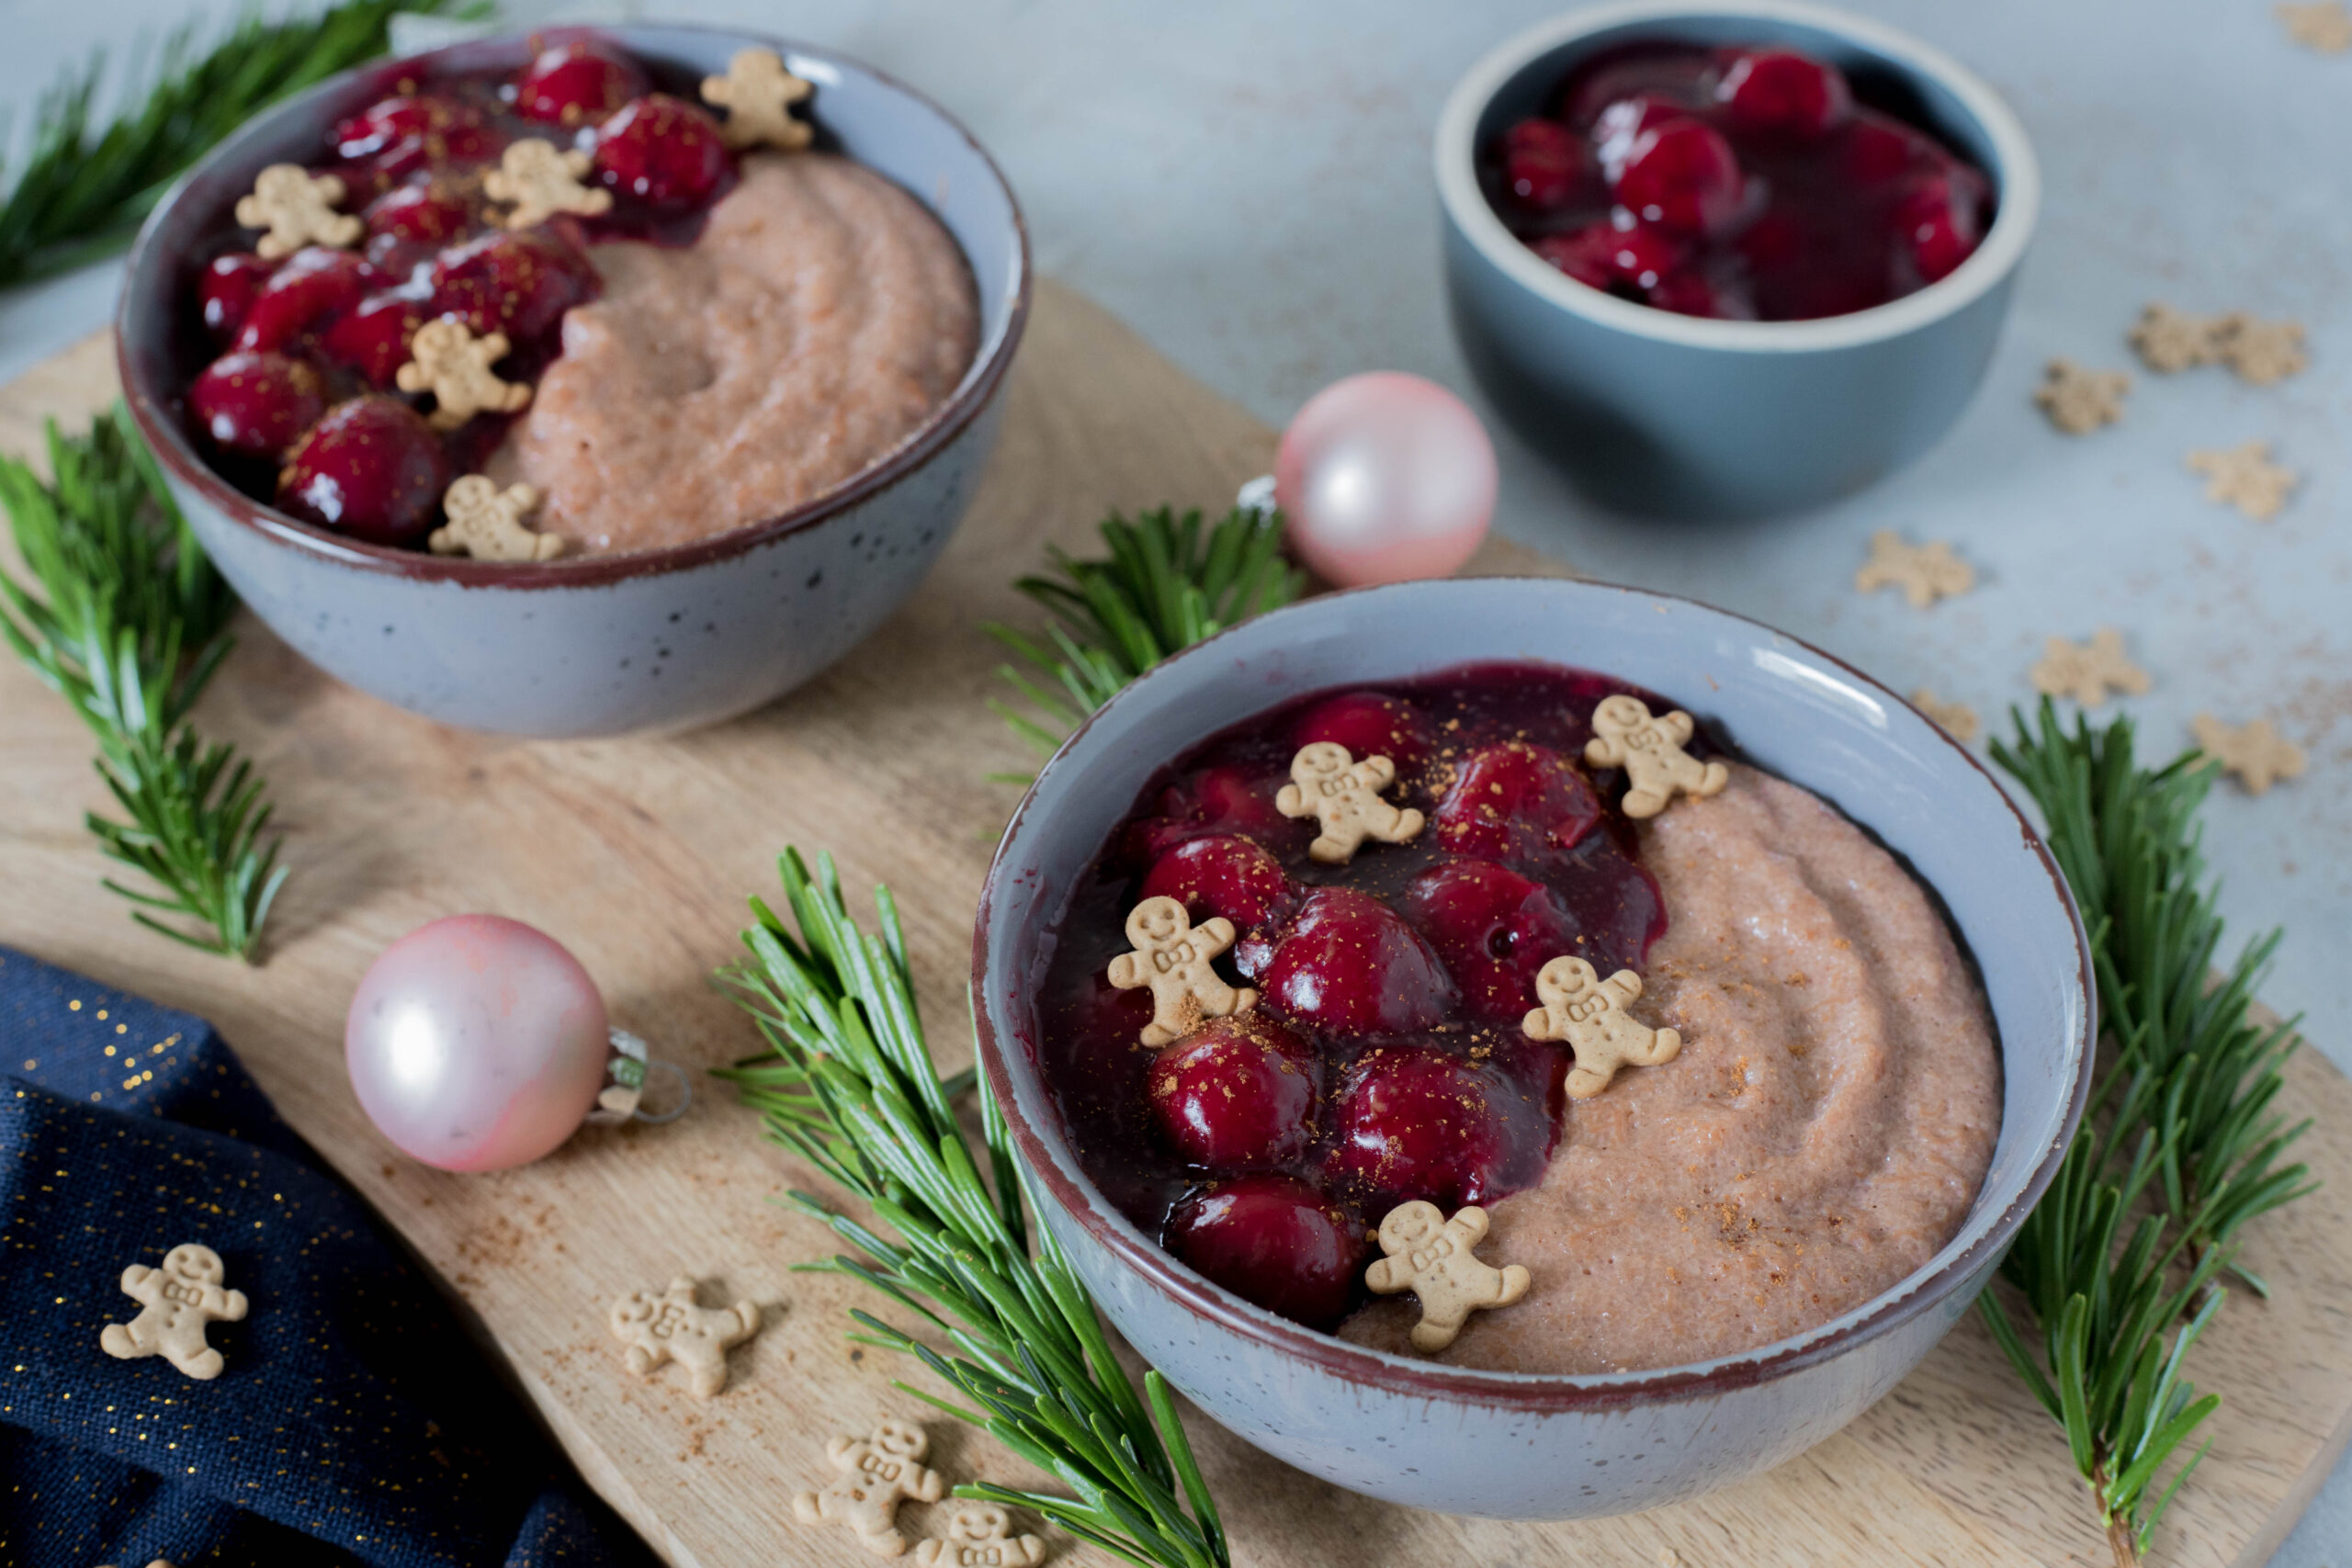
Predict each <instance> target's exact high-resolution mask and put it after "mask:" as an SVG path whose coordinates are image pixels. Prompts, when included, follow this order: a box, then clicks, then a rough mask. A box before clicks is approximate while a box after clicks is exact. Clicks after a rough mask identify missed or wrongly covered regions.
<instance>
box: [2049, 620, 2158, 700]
mask: <svg viewBox="0 0 2352 1568" xmlns="http://www.w3.org/2000/svg"><path fill="white" fill-rule="evenodd" d="M2027 674H2028V675H2029V677H2030V679H2031V680H2032V682H2033V689H2034V690H2035V691H2037V692H2040V693H2041V694H2043V695H2044V696H2050V697H2066V696H2071V697H2073V698H2074V699H2075V701H2076V702H2078V703H2080V704H2082V705H2083V706H2085V707H2086V708H2095V707H2097V706H2098V705H2099V704H2101V703H2103V702H2105V701H2107V694H2108V688H2109V687H2110V686H2111V687H2113V688H2114V689H2115V690H2117V691H2119V692H2129V693H2131V694H2132V695H2133V696H2135V697H2136V696H2141V695H2143V694H2145V693H2146V692H2147V690H2148V672H2147V671H2145V670H2143V669H2141V668H2140V667H2139V666H2138V665H2136V664H2134V663H2132V662H2131V657H2130V656H2129V655H2128V654H2126V653H2125V652H2124V651H2123V634H2122V633H2121V632H2120V631H2117V630H2116V629H2115V628H2114V627H2113V626H2101V627H2099V628H2098V631H2097V632H2095V633H2093V634H2092V636H2091V640H2090V641H2088V642H2086V643H2073V642H2068V641H2067V640H2066V639H2065V638H2064V637H2051V638H2049V639H2048V640H2047V641H2045V642H2044V643H2043V644H2042V649H2041V660H2040V662H2038V663H2036V664H2035V665H2034V667H2033V668H2032V669H2031V670H2030V671H2027Z"/></svg>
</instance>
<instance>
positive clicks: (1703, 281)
mask: <svg viewBox="0 0 2352 1568" xmlns="http://www.w3.org/2000/svg"><path fill="white" fill-rule="evenodd" d="M1650 303H1651V304H1653V305H1655V306H1657V308H1658V309H1659V310H1672V311H1673V312H1674V313H1675V314H1677V315H1679V316H1712V317H1713V318H1715V319H1716V320H1718V321H1754V320H1755V319H1756V308H1755V307H1754V306H1753V305H1751V304H1749V303H1748V302H1747V297H1746V295H1745V294H1742V293H1738V292H1736V291H1734V290H1732V289H1729V288H1720V287H1718V286H1717V285H1716V284H1715V283H1714V282H1713V280H1711V279H1710V278H1708V277H1707V276H1705V275H1704V274H1702V273H1698V272H1675V273H1668V275H1667V276H1664V277H1661V278H1659V279H1658V280H1657V285H1656V287H1654V288H1651V290H1650ZM1849 308H1850V309H1860V307H1859V306H1854V307H1849ZM1826 313H1827V314H1832V315H1839V314H1843V313H1844V312H1843V311H1842V310H1837V311H1829V312H1826Z"/></svg>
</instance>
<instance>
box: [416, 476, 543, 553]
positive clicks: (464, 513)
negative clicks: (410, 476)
mask: <svg viewBox="0 0 2352 1568" xmlns="http://www.w3.org/2000/svg"><path fill="white" fill-rule="evenodd" d="M538 504H539V492H538V491H537V490H535V489H533V488H532V487H531V486H529V485H522V484H518V485H508V486H507V487H506V488H505V489H504V490H503V491H502V490H500V489H499V488H498V483H497V481H496V480H494V479H491V478H489V477H488V476H487V475H484V474H468V475H466V476H465V477H464V478H463V479H458V480H456V481H454V482H453V483H452V484H451V485H450V486H449V489H448V492H447V494H445V495H443V496H442V498H441V510H442V512H443V513H444V514H445V515H447V518H448V519H449V521H448V522H447V523H446V524H444V525H442V526H440V527H438V528H435V529H434V530H433V533H432V536H430V537H429V538H427V539H426V540H425V541H424V543H425V547H427V548H429V549H430V550H432V552H433V553H434V554H435V555H436V556H471V557H473V558H474V559H476V560H512V561H526V560H553V559H555V558H556V557H558V556H560V555H561V554H563V536H562V535H560V534H536V533H533V532H532V531H531V530H530V529H528V528H526V527H524V526H523V519H524V518H525V517H526V516H528V515H529V514H530V513H531V510H532V509H533V508H534V507H536V506H537V505H538Z"/></svg>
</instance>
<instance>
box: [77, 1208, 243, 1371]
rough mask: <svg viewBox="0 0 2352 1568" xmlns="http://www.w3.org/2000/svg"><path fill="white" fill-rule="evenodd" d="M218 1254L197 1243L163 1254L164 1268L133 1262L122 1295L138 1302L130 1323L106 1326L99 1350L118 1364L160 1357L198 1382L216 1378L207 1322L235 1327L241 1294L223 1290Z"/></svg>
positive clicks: (216, 1355) (223, 1273)
mask: <svg viewBox="0 0 2352 1568" xmlns="http://www.w3.org/2000/svg"><path fill="white" fill-rule="evenodd" d="M226 1275H227V1270H226V1269H223V1268H222V1266H221V1263H220V1254H219V1253H217V1252H215V1251H213V1250H212V1249H211V1248H210V1247H203V1246H199V1245H198V1244H197V1243H195V1242H187V1243H183V1244H182V1245H181V1246H178V1247H174V1248H172V1249H171V1251H169V1252H167V1253H165V1254H164V1266H163V1267H162V1268H160V1269H150V1268H148V1267H147V1266H146V1265H145V1264H143V1263H134V1264H132V1265H131V1266H130V1268H128V1269H124V1270H123V1271H122V1293H123V1294H124V1295H126V1296H129V1297H130V1299H131V1300H132V1301H135V1302H137V1303H139V1306H140V1313H139V1315H138V1316H137V1317H134V1318H132V1319H131V1320H130V1322H129V1323H109V1324H107V1325H106V1327H105V1328H103V1329H101V1330H100V1331H99V1333H98V1348H100V1349H102V1350H104V1351H105V1352H106V1353H107V1355H109V1356H112V1357H114V1358H116V1359H119V1360H125V1361H130V1360H136V1359H138V1358H140V1357H141V1356H161V1357H163V1358H164V1359H166V1360H168V1361H170V1362H171V1363H172V1365H174V1366H175V1367H177V1368H178V1369H179V1370H180V1371H183V1372H186V1373H187V1375H188V1376H190V1377H192V1378H195V1379H197V1380H198V1381H199V1382H201V1381H205V1380H209V1379H211V1378H217V1377H219V1376H220V1368H221V1366H222V1364H223V1363H222V1361H221V1359H220V1351H218V1350H215V1349H214V1348H212V1347H211V1346H209V1345H207V1344H206V1343H205V1342H204V1328H205V1325H207V1324H209V1323H214V1322H220V1323H239V1322H242V1321H243V1319H244V1315H245V1292H243V1291H229V1290H223V1289H222V1288H221V1286H220V1281H221V1280H222V1279H224V1278H225V1277H226Z"/></svg>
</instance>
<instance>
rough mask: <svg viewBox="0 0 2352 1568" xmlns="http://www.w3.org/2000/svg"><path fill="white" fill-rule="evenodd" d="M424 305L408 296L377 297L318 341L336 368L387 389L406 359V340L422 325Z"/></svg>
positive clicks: (385, 295)
mask: <svg viewBox="0 0 2352 1568" xmlns="http://www.w3.org/2000/svg"><path fill="white" fill-rule="evenodd" d="M424 319H425V318H424V302H423V301H422V300H420V299H416V298H414V297H413V295H409V294H377V295H372V296H370V297H369V298H368V299H362V300H361V301H360V302H359V306H358V308H357V309H356V310H353V311H352V312H351V313H350V314H349V315H347V316H342V317H338V318H337V319H336V321H335V323H334V325H333V326H331V327H329V328H327V330H326V333H325V334H324V335H323V336H322V337H321V338H320V340H319V347H320V349H321V350H322V352H323V353H324V354H325V355H326V356H327V357H328V358H329V359H332V360H334V362H335V363H336V364H337V365H347V366H349V367H351V368H352V369H354V370H356V371H357V372H359V374H360V375H362V376H365V377H366V378H368V380H369V381H371V382H373V383H375V384H376V385H377V386H379V387H390V385H391V384H392V377H393V375H394V374H395V373H396V372H397V371H398V370H399V369H400V367H401V365H402V363H404V362H405V361H406V360H407V358H408V343H409V339H410V338H412V337H414V336H415V335H416V329H417V328H419V327H421V326H423V325H424Z"/></svg>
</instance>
